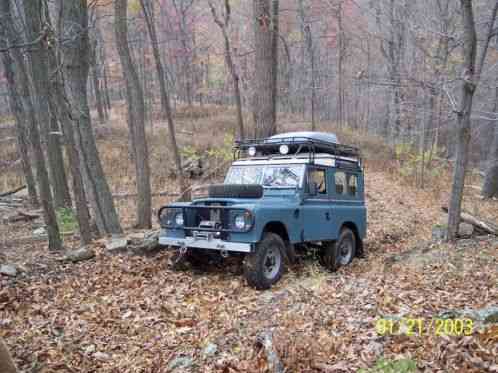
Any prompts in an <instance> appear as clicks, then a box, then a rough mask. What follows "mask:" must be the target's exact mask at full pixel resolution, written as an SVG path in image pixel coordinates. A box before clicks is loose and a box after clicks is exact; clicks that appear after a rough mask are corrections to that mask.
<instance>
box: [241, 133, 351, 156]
mask: <svg viewBox="0 0 498 373" xmlns="http://www.w3.org/2000/svg"><path fill="white" fill-rule="evenodd" d="M289 135H290V136H289V137H286V136H284V135H279V136H278V137H269V138H266V139H250V140H238V141H236V142H235V147H234V158H235V159H238V158H240V153H241V152H242V151H248V150H249V148H255V149H256V151H257V152H259V154H261V155H272V154H280V153H279V147H280V146H281V145H287V146H288V147H289V149H288V151H289V154H292V153H294V155H297V154H299V153H302V152H307V153H309V155H310V161H314V158H315V154H316V153H326V154H331V155H337V156H343V157H356V158H358V161H360V159H359V158H360V150H359V149H358V148H355V147H353V146H349V145H342V144H338V143H337V142H331V141H325V140H323V139H318V138H315V137H311V136H293V135H291V134H289Z"/></svg>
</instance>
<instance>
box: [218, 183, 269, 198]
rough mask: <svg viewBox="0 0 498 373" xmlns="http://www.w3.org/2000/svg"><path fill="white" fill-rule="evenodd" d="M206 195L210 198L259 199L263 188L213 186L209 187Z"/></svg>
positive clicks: (258, 186)
mask: <svg viewBox="0 0 498 373" xmlns="http://www.w3.org/2000/svg"><path fill="white" fill-rule="evenodd" d="M208 195H209V197H210V198H261V197H263V187H262V186H261V185H251V184H248V185H245V184H214V185H209V187H208Z"/></svg>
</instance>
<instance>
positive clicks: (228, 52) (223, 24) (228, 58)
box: [142, 0, 245, 140]
mask: <svg viewBox="0 0 498 373" xmlns="http://www.w3.org/2000/svg"><path fill="white" fill-rule="evenodd" d="M142 1H143V0H142ZM209 7H210V8H211V14H212V15H213V19H214V22H215V23H216V24H217V25H218V27H219V28H220V30H221V33H222V35H223V41H224V46H225V63H226V64H227V67H228V70H229V71H230V75H231V76H232V83H233V92H234V96H235V107H236V110H237V128H238V132H239V136H238V137H239V139H240V140H243V139H244V137H245V134H244V120H243V117H242V99H241V96H240V85H239V81H240V78H239V74H238V73H237V68H236V66H235V63H234V61H233V58H232V49H231V47H230V38H229V37H228V30H227V29H228V27H229V25H230V16H231V8H230V0H225V13H224V17H223V21H222V20H221V19H220V18H219V17H218V14H217V13H216V8H215V7H214V5H213V3H212V2H211V1H209Z"/></svg>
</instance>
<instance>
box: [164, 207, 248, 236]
mask: <svg viewBox="0 0 498 373" xmlns="http://www.w3.org/2000/svg"><path fill="white" fill-rule="evenodd" d="M165 209H170V210H177V211H179V210H181V211H182V214H183V218H184V222H185V223H187V219H185V218H186V216H188V214H187V213H186V211H188V210H221V211H222V216H221V224H222V227H221V228H207V227H198V226H197V227H195V226H186V225H183V226H178V225H174V224H173V225H167V224H164V223H163V222H162V221H161V214H162V212H163V211H164V210H165ZM230 211H237V212H240V213H241V214H245V213H248V214H249V216H250V219H251V221H250V225H249V228H248V229H245V230H239V229H231V228H226V227H227V226H230V225H231V222H230V221H229V218H230ZM157 216H158V220H159V223H160V225H161V227H162V228H167V229H183V230H185V231H187V232H193V231H198V232H223V233H244V232H249V231H250V230H251V229H252V228H253V226H254V216H253V214H252V212H251V210H249V209H245V208H240V207H230V206H184V205H175V204H171V205H167V206H163V207H161V208H160V209H159V211H158V212H157Z"/></svg>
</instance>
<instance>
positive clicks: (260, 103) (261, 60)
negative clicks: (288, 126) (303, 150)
mask: <svg viewBox="0 0 498 373" xmlns="http://www.w3.org/2000/svg"><path fill="white" fill-rule="evenodd" d="M253 6H254V18H255V20H254V46H255V50H256V51H255V52H256V54H255V66H254V101H253V104H254V108H253V115H254V125H255V137H256V138H264V137H268V136H271V135H273V134H275V132H276V126H275V121H274V118H275V114H274V110H275V100H274V97H273V96H274V93H275V91H274V89H273V84H274V82H275V80H274V79H273V72H274V67H273V63H274V62H275V61H274V59H273V38H272V35H273V33H272V12H271V7H270V1H269V0H253Z"/></svg>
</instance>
